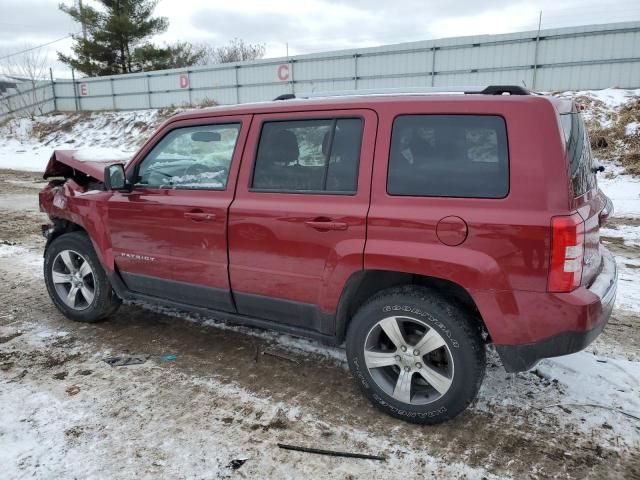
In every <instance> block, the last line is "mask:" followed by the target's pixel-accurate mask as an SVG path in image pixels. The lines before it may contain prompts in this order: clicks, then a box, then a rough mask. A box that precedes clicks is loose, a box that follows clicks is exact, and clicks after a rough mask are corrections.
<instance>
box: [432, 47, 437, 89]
mask: <svg viewBox="0 0 640 480" xmlns="http://www.w3.org/2000/svg"><path fill="white" fill-rule="evenodd" d="M436 50H438V47H436V46H435V45H434V46H433V47H431V86H432V87H433V86H434V85H435V81H436Z"/></svg>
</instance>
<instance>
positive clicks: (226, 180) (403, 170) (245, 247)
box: [40, 86, 617, 424]
mask: <svg viewBox="0 0 640 480" xmlns="http://www.w3.org/2000/svg"><path fill="white" fill-rule="evenodd" d="M81 160H82V159H81V158H79V156H77V155H76V154H75V153H74V151H69V150H66V151H65V150H61V151H55V152H54V154H53V156H52V157H51V160H50V161H49V163H48V165H47V168H46V172H45V175H44V176H45V178H47V179H49V180H50V181H49V184H48V185H47V186H46V187H45V188H44V189H43V190H42V192H41V193H40V206H41V209H42V210H43V211H44V212H46V213H47V214H48V215H49V217H50V219H51V223H50V224H48V225H46V226H44V227H43V232H44V234H45V236H46V237H47V244H46V249H45V254H44V255H45V262H44V278H45V282H46V286H47V289H48V291H49V294H50V296H51V299H52V301H53V303H54V304H55V306H56V307H57V308H58V309H59V310H60V311H61V312H62V313H64V315H66V316H67V317H68V318H70V319H72V320H75V321H80V322H96V321H99V320H103V319H105V318H107V317H109V316H110V315H113V314H114V312H115V311H116V310H117V308H118V307H119V306H120V303H121V301H122V300H134V301H144V302H150V303H158V304H165V305H170V306H173V307H177V308H180V309H189V310H194V311H198V312H202V313H205V314H214V315H215V316H216V318H220V319H222V320H225V321H228V322H232V323H239V324H245V325H250V326H254V327H260V328H267V329H275V330H279V331H283V332H286V333H289V334H292V335H298V336H304V337H311V338H314V339H317V340H320V341H323V342H327V343H330V344H334V345H341V344H343V343H344V344H345V345H346V354H347V359H348V362H349V366H350V368H351V371H352V373H353V376H354V378H355V381H356V382H357V384H358V385H359V387H360V388H361V389H362V391H363V393H364V394H365V395H366V396H367V397H368V398H369V400H371V402H373V404H374V405H375V406H376V407H378V408H380V409H381V410H383V411H384V412H386V413H388V414H390V415H393V416H395V417H398V418H401V419H404V420H408V421H411V422H416V423H426V424H433V423H438V422H442V421H445V420H448V419H451V418H453V417H454V416H456V415H457V414H459V413H460V412H461V411H463V410H464V409H465V408H466V407H467V406H468V405H469V404H470V403H471V402H472V401H473V399H474V398H475V396H476V394H477V392H478V389H479V388H480V384H481V382H482V379H483V376H484V372H485V348H486V345H489V344H490V345H493V346H494V347H495V349H496V350H497V352H498V354H499V356H500V358H501V360H502V363H503V365H504V367H505V369H506V371H507V372H517V371H523V370H527V369H530V368H532V367H533V366H534V365H535V364H536V363H537V362H538V361H539V360H540V359H543V358H547V357H553V356H558V355H565V354H569V353H573V352H576V351H579V350H581V349H583V348H584V347H585V346H587V345H588V344H589V343H590V342H591V341H593V339H594V338H595V337H596V336H597V335H598V334H599V333H600V332H601V331H602V329H603V328H604V326H605V324H606V322H607V320H608V318H609V316H610V314H611V310H612V308H613V304H614V298H615V292H616V282H617V270H616V265H615V261H614V259H613V257H612V255H611V254H610V253H609V252H608V251H607V249H606V248H604V246H603V245H602V244H601V243H600V238H599V227H600V226H601V225H602V224H603V222H605V221H606V219H607V217H608V216H609V215H610V214H611V212H612V208H613V206H612V204H611V202H610V200H609V199H608V198H607V197H606V196H605V195H604V194H603V193H602V192H601V191H600V190H599V189H598V185H597V181H596V175H597V172H598V171H600V170H601V167H600V166H598V165H597V164H596V162H595V161H594V159H593V158H592V155H591V149H590V146H589V138H588V135H587V131H586V129H585V126H584V123H583V121H582V119H581V117H580V114H579V108H578V107H577V106H576V105H575V104H574V103H573V102H572V101H568V100H560V99H558V98H554V97H551V96H543V95H537V94H532V93H530V92H528V91H526V90H525V89H523V88H521V87H509V86H505V87H502V86H492V87H487V88H485V89H476V90H470V91H466V92H464V91H463V92H459V93H445V94H429V93H425V92H408V93H398V92H392V93H377V94H375V93H374V94H367V93H362V92H353V93H352V94H346V93H345V94H327V95H326V96H324V97H315V98H293V96H292V95H285V96H283V97H279V99H276V101H273V102H265V103H255V104H245V105H236V106H225V107H215V108H208V109H202V110H193V111H188V112H184V113H179V114H177V115H174V116H172V117H170V118H169V119H168V120H166V121H165V122H164V124H162V126H160V128H159V129H158V130H157V131H156V132H155V133H154V134H153V135H152V136H151V137H150V138H149V139H148V140H147V142H146V143H145V144H144V145H143V146H142V148H141V149H140V150H139V151H138V152H137V153H136V154H135V156H134V157H133V158H132V159H131V160H130V161H129V162H127V163H126V164H122V163H120V162H116V161H114V162H106V163H105V162H103V161H81ZM317 380H318V381H319V382H322V379H321V378H319V379H317Z"/></svg>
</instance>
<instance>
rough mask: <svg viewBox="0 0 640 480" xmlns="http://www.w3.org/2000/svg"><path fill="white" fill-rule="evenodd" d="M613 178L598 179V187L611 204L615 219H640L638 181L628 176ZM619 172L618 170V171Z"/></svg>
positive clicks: (639, 188) (602, 177)
mask: <svg viewBox="0 0 640 480" xmlns="http://www.w3.org/2000/svg"><path fill="white" fill-rule="evenodd" d="M607 170H613V171H614V177H613V178H606V177H604V176H599V177H598V186H599V187H600V189H601V190H602V191H603V192H604V193H605V195H607V196H608V197H609V198H610V199H611V201H612V202H613V208H614V216H615V217H630V218H640V179H637V178H633V177H631V176H630V175H615V171H616V170H614V169H612V168H611V166H610V165H607ZM618 171H619V170H618Z"/></svg>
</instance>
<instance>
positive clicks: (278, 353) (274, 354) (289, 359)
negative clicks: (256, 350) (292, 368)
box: [262, 350, 300, 365]
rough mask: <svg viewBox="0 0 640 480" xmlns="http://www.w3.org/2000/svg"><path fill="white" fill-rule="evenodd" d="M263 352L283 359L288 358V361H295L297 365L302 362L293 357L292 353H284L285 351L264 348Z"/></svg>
mask: <svg viewBox="0 0 640 480" xmlns="http://www.w3.org/2000/svg"><path fill="white" fill-rule="evenodd" d="M262 354H263V355H268V356H270V357H275V358H280V359H282V360H286V361H288V362H291V363H295V364H296V365H300V362H299V361H298V360H296V359H295V358H293V357H292V356H291V355H287V354H284V353H280V352H276V351H274V350H263V351H262Z"/></svg>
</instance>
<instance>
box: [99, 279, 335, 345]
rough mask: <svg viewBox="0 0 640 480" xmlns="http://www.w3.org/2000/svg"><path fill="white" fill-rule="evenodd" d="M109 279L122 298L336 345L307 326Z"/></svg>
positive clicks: (333, 336) (329, 336) (330, 337)
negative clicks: (184, 300)
mask: <svg viewBox="0 0 640 480" xmlns="http://www.w3.org/2000/svg"><path fill="white" fill-rule="evenodd" d="M108 277H109V281H110V282H111V286H112V287H113V289H114V291H115V292H116V294H117V295H118V296H119V297H120V298H121V299H123V300H130V301H134V302H135V301H138V302H146V303H150V304H154V305H162V306H167V307H171V308H176V309H178V310H185V311H188V312H194V313H198V314H200V315H204V316H214V317H215V319H216V320H220V321H222V322H224V323H227V324H230V325H245V326H250V327H257V328H261V329H263V330H272V331H277V332H282V333H287V334H289V335H293V336H296V337H301V338H311V339H314V340H318V341H320V342H321V343H324V344H325V345H330V346H337V345H338V339H337V338H336V336H335V335H328V334H325V333H320V332H317V331H314V330H309V329H307V328H301V327H298V326H295V325H287V324H283V323H280V322H275V321H272V320H265V319H262V318H257V317H254V316H249V315H241V314H237V313H231V312H225V311H222V310H216V309H213V308H207V307H199V306H194V305H189V304H187V303H181V302H177V301H174V300H167V299H164V298H160V297H156V296H152V295H146V294H143V293H137V292H133V291H131V290H129V289H128V288H127V287H126V285H125V284H124V282H123V281H122V279H121V278H120V276H119V275H118V274H117V273H109V274H108Z"/></svg>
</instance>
